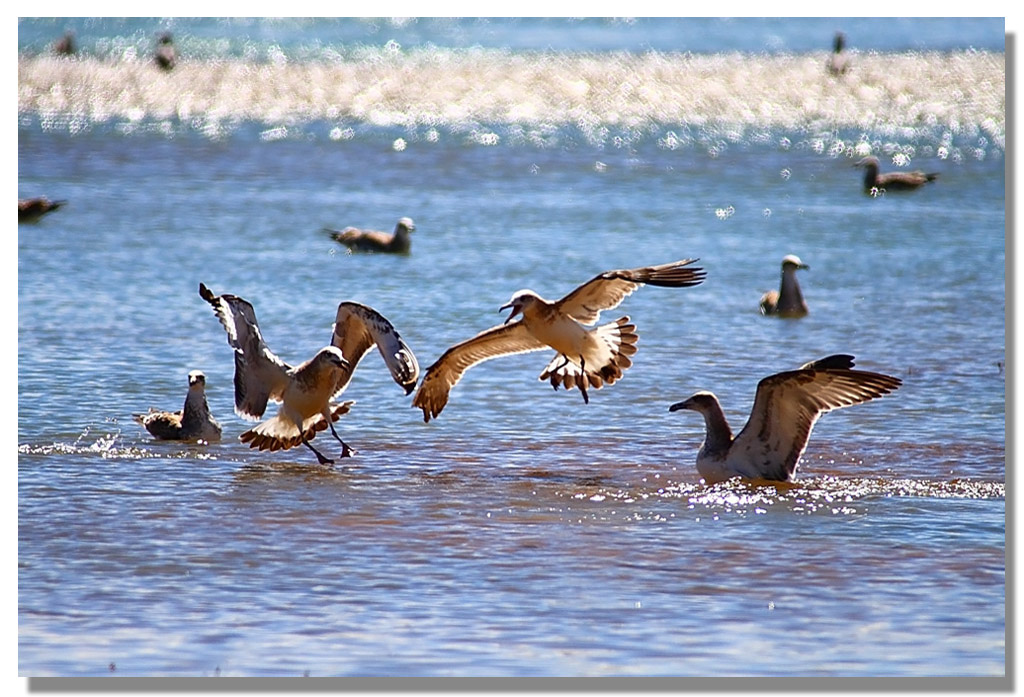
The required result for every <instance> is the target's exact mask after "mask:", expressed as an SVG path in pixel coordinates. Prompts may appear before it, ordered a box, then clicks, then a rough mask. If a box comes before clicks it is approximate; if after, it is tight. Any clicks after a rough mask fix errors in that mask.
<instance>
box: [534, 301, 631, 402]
mask: <svg viewBox="0 0 1024 697" xmlns="http://www.w3.org/2000/svg"><path fill="white" fill-rule="evenodd" d="M591 331H592V332H593V333H594V335H595V336H596V337H597V339H598V340H599V343H600V344H601V345H602V350H601V352H600V353H599V354H598V355H597V356H596V357H595V356H591V357H589V358H587V359H586V362H585V365H584V368H581V367H580V364H579V357H578V356H569V357H567V356H563V355H562V354H557V355H556V356H555V357H554V358H553V359H552V360H551V362H550V363H548V365H547V367H546V368H545V369H544V372H542V373H541V374H540V377H539V379H540V380H548V381H549V382H550V383H551V386H552V387H553V388H554V389H556V390H557V389H558V388H559V387H562V388H564V389H566V390H571V389H572V388H574V387H576V388H578V389H579V390H580V392H581V393H582V394H583V399H584V401H589V398H588V397H587V388H588V387H593V388H594V389H600V388H601V387H603V386H604V385H612V384H614V383H615V382H616V381H617V380H618V379H619V378H621V377H622V374H623V372H625V370H626V369H627V368H629V367H630V366H631V365H633V361H632V359H631V358H630V356H632V355H634V354H635V353H636V351H637V347H636V342H637V339H638V338H639V337H638V336H637V335H636V325H635V324H630V322H629V317H622V318H620V319H618V320H616V321H615V322H611V323H609V324H605V325H602V326H600V327H597V328H595V329H593V330H591Z"/></svg>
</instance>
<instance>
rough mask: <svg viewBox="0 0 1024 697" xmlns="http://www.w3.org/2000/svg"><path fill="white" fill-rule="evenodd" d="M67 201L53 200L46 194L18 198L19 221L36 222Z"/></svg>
mask: <svg viewBox="0 0 1024 697" xmlns="http://www.w3.org/2000/svg"><path fill="white" fill-rule="evenodd" d="M66 203H67V201H51V200H50V199H48V198H46V197H45V196H37V197H35V198H19V199H18V222H19V223H34V222H36V221H37V220H39V219H40V218H42V217H43V216H44V215H46V214H47V213H49V212H51V211H55V210H57V209H58V208H60V207H61V206H63V205H64V204H66Z"/></svg>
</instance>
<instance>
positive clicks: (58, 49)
mask: <svg viewBox="0 0 1024 697" xmlns="http://www.w3.org/2000/svg"><path fill="white" fill-rule="evenodd" d="M53 52H54V53H56V54H57V55H58V56H73V55H75V33H74V32H73V31H66V32H64V35H63V36H62V37H60V38H59V39H57V40H56V41H54V42H53Z"/></svg>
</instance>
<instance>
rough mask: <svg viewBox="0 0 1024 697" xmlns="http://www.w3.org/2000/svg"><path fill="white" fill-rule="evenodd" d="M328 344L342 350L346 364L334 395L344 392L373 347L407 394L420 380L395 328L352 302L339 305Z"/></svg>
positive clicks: (406, 347) (409, 352)
mask: <svg viewBox="0 0 1024 697" xmlns="http://www.w3.org/2000/svg"><path fill="white" fill-rule="evenodd" d="M331 345H332V346H337V347H338V348H339V349H341V353H342V355H344V356H345V359H346V360H347V361H348V362H349V366H348V368H346V369H345V370H344V371H343V375H342V377H341V378H340V379H339V380H338V383H337V386H336V388H335V391H334V396H336V395H337V394H338V393H339V392H341V391H342V390H344V389H345V386H346V385H348V382H349V380H350V379H351V378H352V373H353V371H355V369H356V364H358V363H359V361H360V360H361V359H362V358H363V356H365V355H366V352H367V351H369V350H370V349H372V348H373V347H374V346H376V347H377V349H378V350H379V351H380V355H381V356H383V357H384V363H385V364H386V365H387V367H388V370H389V371H391V378H392V379H393V380H394V381H395V382H396V383H398V384H399V386H401V387H402V389H404V390H405V393H406V394H409V393H410V392H412V391H413V390H414V389H416V381H417V380H419V377H420V366H419V363H417V362H416V356H415V355H414V354H413V352H412V349H410V348H409V346H408V345H407V344H406V343H405V342H404V341H403V340H402V337H401V336H400V335H399V334H398V331H396V330H395V327H394V326H393V325H392V324H391V322H389V321H388V320H387V318H386V317H384V315H382V314H380V313H379V312H377V311H376V310H374V309H373V308H372V307H367V306H366V305H361V304H359V303H354V302H343V303H341V304H340V305H338V314H337V316H336V317H335V319H334V334H333V335H332V336H331Z"/></svg>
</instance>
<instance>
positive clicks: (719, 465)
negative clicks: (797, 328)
mask: <svg viewBox="0 0 1024 697" xmlns="http://www.w3.org/2000/svg"><path fill="white" fill-rule="evenodd" d="M852 368H853V356H848V355H842V354H840V355H835V356H829V357H827V358H823V359H821V360H820V361H812V362H810V363H807V364H805V365H803V366H801V367H800V368H799V369H798V370H790V371H787V372H784V373H776V374H775V375H770V376H768V377H766V378H764V379H763V380H761V382H759V383H758V384H757V395H756V396H755V397H754V408H753V409H752V410H751V412H750V418H749V419H748V420H747V425H746V426H744V427H743V430H742V431H740V433H739V435H738V436H736V437H735V438H733V435H732V429H730V428H729V424H728V422H727V421H726V420H725V414H724V413H723V412H722V407H721V405H720V404H719V403H718V398H717V397H715V395H713V394H712V393H710V392H698V393H697V394H695V395H693V396H692V397H690V398H689V399H687V400H685V401H682V402H678V403H676V404H673V405H672V406H670V407H669V408H668V410H669V411H678V410H680V409H690V410H692V411H696V412H700V413H701V414H703V415H704V423H705V427H706V436H705V439H704V444H703V445H701V447H700V451H699V452H698V453H697V471H698V472H699V473H700V476H701V477H703V478H704V481H705V482H706V483H708V484H714V483H716V482H721V481H725V480H726V479H730V478H732V477H744V478H746V479H767V480H771V481H780V482H784V481H791V480H792V478H793V473H794V472H796V466H797V463H798V462H799V461H800V457H801V455H803V453H804V450H805V449H806V448H807V441H808V440H809V439H810V437H811V429H812V428H814V424H815V422H817V420H818V418H819V417H820V416H821V415H822V414H824V413H825V412H827V411H831V410H832V409H839V408H841V407H848V406H851V405H854V404H861V403H863V402H867V401H870V400H872V399H875V398H877V397H881V396H882V395H885V394H888V393H890V392H892V391H893V390H895V389H896V388H898V387H899V386H900V385H901V384H902V381H901V380H900V379H899V378H894V377H890V376H888V375H882V374H880V373H870V372H868V371H865V370H852Z"/></svg>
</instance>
